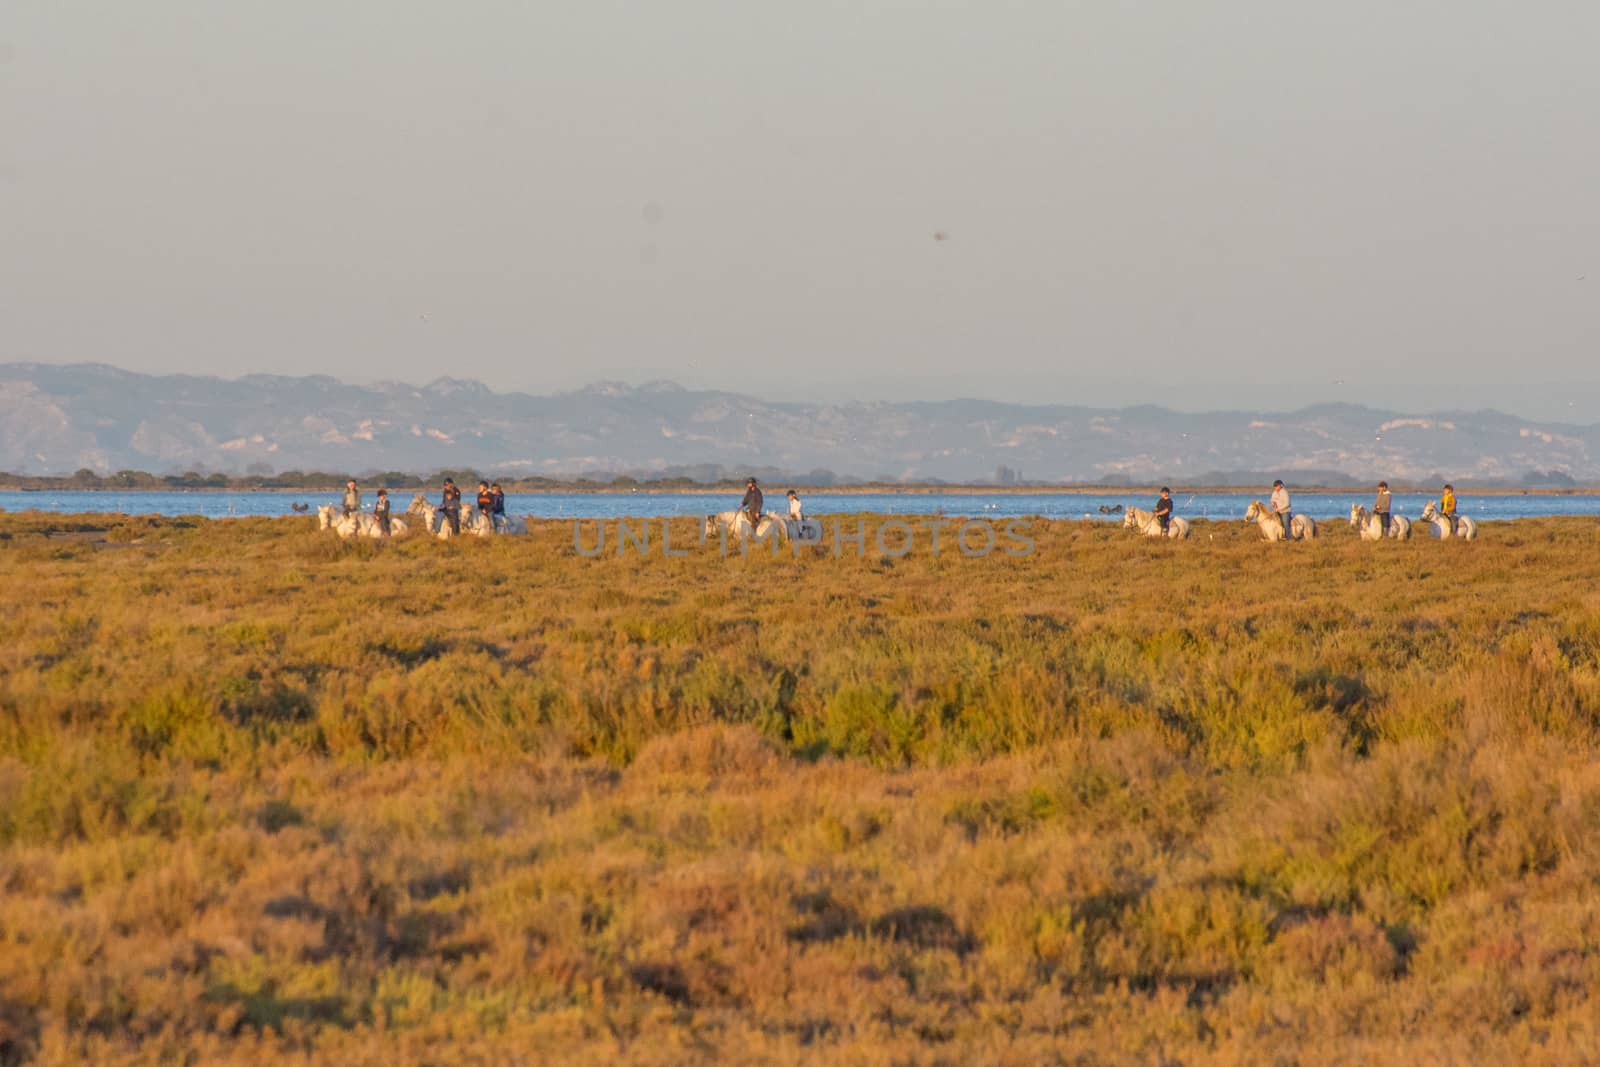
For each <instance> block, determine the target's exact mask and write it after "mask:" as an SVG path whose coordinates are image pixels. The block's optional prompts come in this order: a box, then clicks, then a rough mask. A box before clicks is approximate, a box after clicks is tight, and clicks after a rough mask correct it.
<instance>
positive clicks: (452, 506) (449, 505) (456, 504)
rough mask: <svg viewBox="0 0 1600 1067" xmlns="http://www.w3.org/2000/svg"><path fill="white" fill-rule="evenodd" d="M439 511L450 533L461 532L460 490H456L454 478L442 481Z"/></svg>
mask: <svg viewBox="0 0 1600 1067" xmlns="http://www.w3.org/2000/svg"><path fill="white" fill-rule="evenodd" d="M439 510H440V511H442V512H444V517H445V521H446V522H448V523H449V524H450V532H451V533H452V534H458V533H460V532H461V490H459V489H457V488H456V482H455V479H454V478H446V479H445V480H444V494H443V496H441V497H440V499H439Z"/></svg>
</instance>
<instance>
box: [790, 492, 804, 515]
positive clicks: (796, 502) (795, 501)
mask: <svg viewBox="0 0 1600 1067" xmlns="http://www.w3.org/2000/svg"><path fill="white" fill-rule="evenodd" d="M789 517H790V518H791V519H793V520H794V521H795V522H800V521H801V519H802V518H803V516H802V515H801V514H800V494H799V493H796V492H795V491H794V490H793V489H791V490H789Z"/></svg>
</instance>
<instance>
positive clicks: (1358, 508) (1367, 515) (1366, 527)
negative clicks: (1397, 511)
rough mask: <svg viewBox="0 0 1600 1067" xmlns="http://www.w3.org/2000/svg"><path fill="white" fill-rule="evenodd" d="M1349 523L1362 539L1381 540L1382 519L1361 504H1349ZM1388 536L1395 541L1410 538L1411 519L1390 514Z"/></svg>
mask: <svg viewBox="0 0 1600 1067" xmlns="http://www.w3.org/2000/svg"><path fill="white" fill-rule="evenodd" d="M1350 525H1351V526H1354V527H1355V528H1356V529H1357V530H1358V531H1360V533H1361V540H1363V541H1382V540H1383V520H1382V519H1380V518H1378V516H1377V515H1376V514H1374V513H1373V512H1370V511H1368V510H1367V509H1366V508H1365V507H1364V506H1363V505H1361V504H1351V505H1350ZM1389 536H1390V537H1392V538H1394V539H1395V540H1396V541H1409V540H1411V520H1410V519H1408V518H1406V517H1405V516H1404V515H1390V516H1389Z"/></svg>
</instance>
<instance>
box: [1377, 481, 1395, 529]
mask: <svg viewBox="0 0 1600 1067" xmlns="http://www.w3.org/2000/svg"><path fill="white" fill-rule="evenodd" d="M1390 503H1391V501H1390V498H1389V483H1388V482H1379V483H1378V498H1377V499H1376V500H1374V501H1373V502H1372V513H1373V514H1374V515H1376V516H1378V522H1379V523H1380V524H1382V526H1383V536H1385V537H1388V536H1389V507H1390Z"/></svg>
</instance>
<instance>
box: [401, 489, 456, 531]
mask: <svg viewBox="0 0 1600 1067" xmlns="http://www.w3.org/2000/svg"><path fill="white" fill-rule="evenodd" d="M421 495H422V494H420V493H419V494H417V496H418V497H419V499H418V500H413V501H412V502H411V506H410V507H409V508H407V509H406V512H407V514H411V513H413V512H414V513H415V514H416V515H418V516H419V517H420V518H421V519H422V528H423V529H424V530H427V531H428V536H429V537H435V538H438V539H439V540H440V541H447V540H449V539H450V538H452V537H454V536H455V534H454V533H452V532H451V530H450V520H449V519H447V518H445V514H444V509H443V508H438V507H435V506H434V505H432V504H430V503H428V502H427V501H426V500H421V499H420V497H421ZM465 527H466V520H464V519H463V520H462V532H463V533H465V532H466V529H465Z"/></svg>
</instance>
